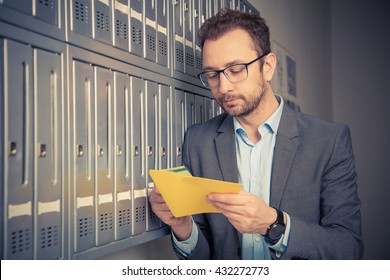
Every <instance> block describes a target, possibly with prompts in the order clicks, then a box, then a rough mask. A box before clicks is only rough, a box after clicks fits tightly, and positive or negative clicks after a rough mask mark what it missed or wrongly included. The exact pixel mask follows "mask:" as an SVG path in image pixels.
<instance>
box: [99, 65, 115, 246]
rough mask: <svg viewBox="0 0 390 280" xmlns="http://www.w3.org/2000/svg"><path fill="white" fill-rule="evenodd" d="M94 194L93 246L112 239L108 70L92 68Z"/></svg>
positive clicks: (111, 78)
mask: <svg viewBox="0 0 390 280" xmlns="http://www.w3.org/2000/svg"><path fill="white" fill-rule="evenodd" d="M94 71H95V94H96V98H95V108H96V110H95V119H96V122H95V124H96V128H95V147H96V149H95V150H96V156H95V163H96V164H95V178H96V179H95V193H96V197H95V199H96V204H95V205H96V208H95V210H96V230H97V240H96V245H97V246H101V245H103V244H107V243H109V242H111V241H113V240H114V204H113V192H114V179H113V178H114V176H113V160H114V156H113V150H114V143H113V126H114V123H113V119H114V118H113V112H112V111H113V95H114V92H113V91H114V76H113V73H112V71H111V70H108V69H104V68H100V67H95V69H94Z"/></svg>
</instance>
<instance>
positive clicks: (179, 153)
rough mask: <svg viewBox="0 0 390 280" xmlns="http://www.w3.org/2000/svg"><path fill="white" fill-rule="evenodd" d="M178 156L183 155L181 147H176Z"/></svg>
mask: <svg viewBox="0 0 390 280" xmlns="http://www.w3.org/2000/svg"><path fill="white" fill-rule="evenodd" d="M176 155H177V156H180V155H181V148H180V147H176Z"/></svg>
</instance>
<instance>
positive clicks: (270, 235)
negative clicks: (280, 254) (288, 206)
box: [264, 207, 286, 244]
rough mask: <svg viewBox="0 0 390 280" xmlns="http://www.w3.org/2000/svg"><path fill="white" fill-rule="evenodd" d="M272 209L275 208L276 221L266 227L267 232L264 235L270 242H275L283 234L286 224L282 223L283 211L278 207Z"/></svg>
mask: <svg viewBox="0 0 390 280" xmlns="http://www.w3.org/2000/svg"><path fill="white" fill-rule="evenodd" d="M272 208H274V207H272ZM274 209H275V210H276V213H277V218H276V221H275V222H274V223H273V224H271V225H270V226H269V227H268V229H267V233H266V234H265V236H264V237H265V238H266V239H268V240H269V241H270V242H272V243H274V244H275V243H277V242H278V241H279V239H280V237H282V235H283V234H284V230H285V228H286V225H285V224H284V215H283V212H282V211H280V210H279V209H276V208H274Z"/></svg>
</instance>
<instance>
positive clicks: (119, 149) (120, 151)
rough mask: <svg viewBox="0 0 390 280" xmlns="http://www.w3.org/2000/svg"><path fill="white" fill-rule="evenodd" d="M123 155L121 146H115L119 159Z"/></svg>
mask: <svg viewBox="0 0 390 280" xmlns="http://www.w3.org/2000/svg"><path fill="white" fill-rule="evenodd" d="M122 154H123V152H122V146H121V145H117V146H116V155H117V156H118V157H119V156H121V155H122Z"/></svg>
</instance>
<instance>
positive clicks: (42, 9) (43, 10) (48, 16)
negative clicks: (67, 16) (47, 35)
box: [33, 0, 59, 25]
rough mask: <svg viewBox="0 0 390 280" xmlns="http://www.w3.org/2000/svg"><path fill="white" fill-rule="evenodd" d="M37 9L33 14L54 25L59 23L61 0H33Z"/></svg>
mask: <svg viewBox="0 0 390 280" xmlns="http://www.w3.org/2000/svg"><path fill="white" fill-rule="evenodd" d="M33 1H34V2H35V3H34V7H35V9H34V10H35V11H33V15H34V16H35V17H37V18H39V19H40V20H42V21H45V22H47V23H49V24H52V25H58V4H59V0H33Z"/></svg>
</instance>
